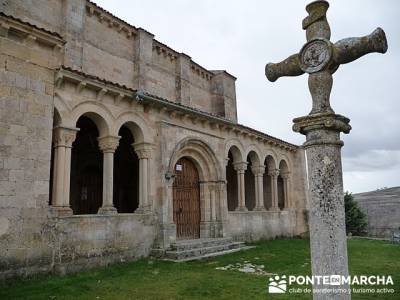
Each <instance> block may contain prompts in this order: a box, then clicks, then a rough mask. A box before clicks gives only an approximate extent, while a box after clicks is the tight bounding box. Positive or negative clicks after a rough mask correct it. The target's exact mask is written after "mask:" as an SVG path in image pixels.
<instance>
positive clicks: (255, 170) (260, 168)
mask: <svg viewBox="0 0 400 300" xmlns="http://www.w3.org/2000/svg"><path fill="white" fill-rule="evenodd" d="M251 172H253V174H254V175H255V176H262V175H263V174H264V173H265V166H262V165H258V166H252V167H251Z"/></svg>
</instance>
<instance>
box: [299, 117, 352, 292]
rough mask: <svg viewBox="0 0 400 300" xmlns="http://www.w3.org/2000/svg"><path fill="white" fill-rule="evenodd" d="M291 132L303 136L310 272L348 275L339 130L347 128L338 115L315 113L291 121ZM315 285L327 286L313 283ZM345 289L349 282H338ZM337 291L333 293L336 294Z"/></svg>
mask: <svg viewBox="0 0 400 300" xmlns="http://www.w3.org/2000/svg"><path fill="white" fill-rule="evenodd" d="M293 121H294V126H293V129H294V131H297V132H300V133H302V134H305V135H306V142H305V143H304V148H305V149H306V155H307V162H308V182H309V193H310V211H309V227H310V237H311V238H310V248H311V257H312V260H311V268H312V274H313V275H320V276H322V275H342V276H348V274H349V273H348V267H347V266H348V260H347V238H346V225H345V211H344V198H343V178H342V161H341V153H340V152H341V147H342V146H343V142H342V141H341V140H340V132H345V133H348V132H349V131H350V128H351V127H350V125H349V122H350V120H349V119H347V118H346V117H343V116H341V115H335V114H330V113H326V114H316V115H309V116H305V117H300V118H296V119H294V120H293ZM313 287H314V288H323V287H330V286H328V285H323V284H320V285H318V284H315V285H314V286H313ZM340 287H341V288H342V289H345V290H346V289H348V288H349V286H348V284H344V283H343V284H342V285H340ZM336 293H337V291H336V290H335V291H334V292H332V293H331V294H328V295H314V299H349V297H350V296H349V295H345V294H340V295H337V294H336ZM335 294H336V295H335Z"/></svg>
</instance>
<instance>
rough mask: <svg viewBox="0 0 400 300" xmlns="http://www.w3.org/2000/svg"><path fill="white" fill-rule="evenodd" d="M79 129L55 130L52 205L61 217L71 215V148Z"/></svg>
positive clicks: (58, 128) (59, 128)
mask: <svg viewBox="0 0 400 300" xmlns="http://www.w3.org/2000/svg"><path fill="white" fill-rule="evenodd" d="M78 130H79V129H78V128H67V127H61V126H59V127H56V128H54V130H53V143H54V148H55V149H54V165H53V190H52V193H53V195H52V202H53V203H52V205H53V207H55V208H56V209H57V212H58V214H59V215H71V214H72V210H71V208H70V205H69V190H70V178H71V148H72V143H73V142H74V140H75V138H76V133H77V131H78Z"/></svg>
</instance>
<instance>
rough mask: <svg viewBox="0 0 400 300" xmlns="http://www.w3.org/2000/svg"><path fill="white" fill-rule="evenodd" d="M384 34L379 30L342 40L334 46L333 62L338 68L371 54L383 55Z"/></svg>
mask: <svg viewBox="0 0 400 300" xmlns="http://www.w3.org/2000/svg"><path fill="white" fill-rule="evenodd" d="M387 47H388V46H387V40H386V36H385V32H384V31H383V30H382V29H381V28H377V29H375V30H374V31H373V32H372V33H371V34H369V35H366V36H363V37H352V38H346V39H342V40H340V41H338V42H336V43H335V44H334V51H333V53H334V62H335V64H336V65H337V66H338V65H340V64H347V63H349V62H352V61H354V60H356V59H358V58H360V57H361V56H363V55H366V54H368V53H372V52H378V53H385V52H386V51H387Z"/></svg>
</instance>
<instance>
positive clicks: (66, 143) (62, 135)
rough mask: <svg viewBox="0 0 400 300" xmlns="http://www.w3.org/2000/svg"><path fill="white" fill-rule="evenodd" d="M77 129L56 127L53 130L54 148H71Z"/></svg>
mask: <svg viewBox="0 0 400 300" xmlns="http://www.w3.org/2000/svg"><path fill="white" fill-rule="evenodd" d="M78 131H79V128H73V127H63V126H57V127H55V128H54V129H53V144H54V147H68V148H72V143H73V142H74V141H75V138H76V133H77V132H78Z"/></svg>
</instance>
